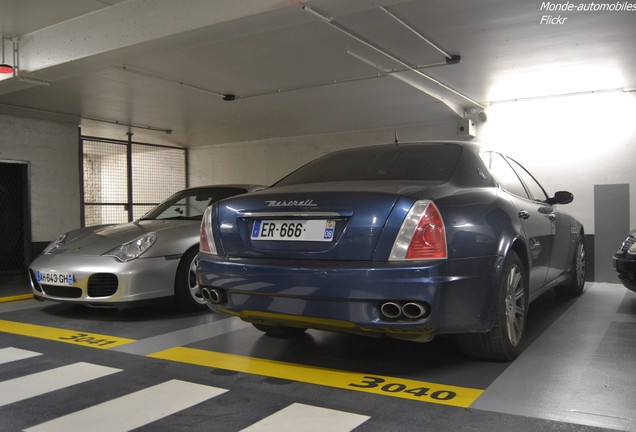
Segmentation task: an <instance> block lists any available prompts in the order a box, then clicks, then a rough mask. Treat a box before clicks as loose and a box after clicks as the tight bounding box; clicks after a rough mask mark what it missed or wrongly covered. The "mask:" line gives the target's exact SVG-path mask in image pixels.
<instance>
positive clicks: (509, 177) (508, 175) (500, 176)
mask: <svg viewBox="0 0 636 432" xmlns="http://www.w3.org/2000/svg"><path fill="white" fill-rule="evenodd" d="M481 158H482V160H483V161H484V163H485V164H486V167H488V169H489V170H490V172H491V173H492V175H493V176H495V178H496V179H497V181H498V182H499V185H501V187H502V188H503V189H505V190H507V191H508V192H510V193H511V194H514V195H517V196H520V197H521V198H526V199H528V198H530V197H529V196H528V193H527V192H526V189H525V188H524V187H523V183H521V180H520V179H519V176H517V174H516V173H515V171H514V170H513V169H512V167H511V166H510V164H509V163H508V162H507V161H506V160H505V159H504V157H503V156H502V155H500V154H499V153H495V152H483V153H481Z"/></svg>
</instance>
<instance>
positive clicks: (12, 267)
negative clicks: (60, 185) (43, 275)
mask: <svg viewBox="0 0 636 432" xmlns="http://www.w3.org/2000/svg"><path fill="white" fill-rule="evenodd" d="M28 184H29V182H28V164H26V163H22V162H6V161H4V162H0V275H4V274H11V273H18V272H22V271H24V270H26V268H27V266H28V264H29V262H30V258H31V254H30V251H29V250H28V246H29V245H30V238H31V228H30V218H29V208H28V202H29V201H28V190H29V188H28Z"/></svg>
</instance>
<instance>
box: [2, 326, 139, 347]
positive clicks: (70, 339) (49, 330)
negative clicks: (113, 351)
mask: <svg viewBox="0 0 636 432" xmlns="http://www.w3.org/2000/svg"><path fill="white" fill-rule="evenodd" d="M0 331H1V332H5V333H13V334H17V335H21V336H30V337H35V338H40V339H47V340H53V341H57V342H65V343H70V344H74V345H83V346H88V347H91V348H100V349H108V348H113V347H116V346H120V345H124V344H127V343H130V342H135V340H134V339H126V338H120V337H114V336H108V335H103V334H99V333H84V332H78V331H76V330H66V329H61V328H55V327H45V326H40V325H35V324H25V323H20V322H14V321H5V320H0Z"/></svg>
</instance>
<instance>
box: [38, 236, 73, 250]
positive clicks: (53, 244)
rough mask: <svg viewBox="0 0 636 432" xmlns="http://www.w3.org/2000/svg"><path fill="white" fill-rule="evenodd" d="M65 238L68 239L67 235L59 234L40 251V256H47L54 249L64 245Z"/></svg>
mask: <svg viewBox="0 0 636 432" xmlns="http://www.w3.org/2000/svg"><path fill="white" fill-rule="evenodd" d="M67 237H68V233H64V234H60V235H59V236H57V238H56V239H55V240H53V241H52V242H51V243H49V244H48V246H47V247H45V248H44V250H43V251H42V254H43V255H44V254H49V253H51V252H53V251H54V250H55V249H57V248H59V247H60V246H62V245H63V244H64V243H66V238H67Z"/></svg>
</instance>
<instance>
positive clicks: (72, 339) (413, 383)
mask: <svg viewBox="0 0 636 432" xmlns="http://www.w3.org/2000/svg"><path fill="white" fill-rule="evenodd" d="M0 332H5V333H12V334H17V335H22V336H30V337H35V338H40V339H47V340H52V341H57V342H64V343H70V344H74V345H83V346H86V347H91V348H99V349H108V348H113V347H116V346H120V345H124V344H127V343H131V342H136V340H134V339H127V338H120V337H114V336H109V335H103V334H99V333H85V332H79V331H76V330H67V329H61V328H55V327H46V326H40V325H35V324H26V323H20V322H14V321H6V320H0ZM147 357H151V358H157V359H163V360H169V361H175V362H180V363H187V364H193V365H198V366H204V367H211V368H218V369H225V370H232V371H235V372H241V373H247V374H253V375H261V376H266V377H272V378H280V379H286V380H290V381H297V382H303V383H307V384H316V385H321V386H327V387H333V388H340V389H346V390H355V391H361V392H365V393H373V394H377V395H383V396H392V397H399V398H403V399H409V400H415V401H419V402H429V403H436V404H443V405H450V406H456V407H462V408H467V407H469V406H470V405H471V404H472V403H473V402H474V401H475V400H477V398H478V397H479V396H480V395H481V394H482V393H483V390H479V389H475V388H469V387H458V386H451V385H444V384H437V383H431V382H425V381H417V380H411V379H406V378H396V377H389V376H384V375H375V374H365V373H361V372H350V371H342V370H338V369H328V368H322V367H318V366H309V365H303V364H297V363H288V362H282V361H278V360H267V359H262V358H254V357H248V356H241V355H236V354H227V353H220V352H214V351H206V350H201V349H194V348H186V347H175V348H170V349H167V350H164V351H159V352H156V353H153V354H150V355H148V356H147Z"/></svg>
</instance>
